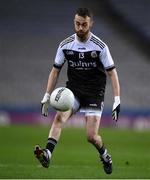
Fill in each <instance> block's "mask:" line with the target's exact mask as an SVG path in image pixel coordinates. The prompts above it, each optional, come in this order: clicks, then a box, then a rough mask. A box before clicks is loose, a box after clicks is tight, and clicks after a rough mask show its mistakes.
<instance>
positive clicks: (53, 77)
mask: <svg viewBox="0 0 150 180" xmlns="http://www.w3.org/2000/svg"><path fill="white" fill-rule="evenodd" d="M59 72H60V69H58V68H55V67H53V68H52V70H51V72H50V74H49V77H48V82H47V88H46V93H48V94H51V92H52V91H53V90H54V88H55V86H56V83H57V80H58V77H59Z"/></svg>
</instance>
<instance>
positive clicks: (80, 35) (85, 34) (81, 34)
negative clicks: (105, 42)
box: [75, 29, 90, 41]
mask: <svg viewBox="0 0 150 180" xmlns="http://www.w3.org/2000/svg"><path fill="white" fill-rule="evenodd" d="M75 32H76V34H77V36H78V38H79V40H80V41H85V40H87V38H88V34H89V32H90V29H88V30H87V31H86V32H83V31H76V30H75Z"/></svg>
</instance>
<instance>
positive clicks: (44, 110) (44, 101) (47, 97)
mask: <svg viewBox="0 0 150 180" xmlns="http://www.w3.org/2000/svg"><path fill="white" fill-rule="evenodd" d="M49 104H50V94H49V93H47V92H46V93H45V95H44V97H43V99H42V101H41V113H42V115H43V116H46V117H47V116H48V107H49Z"/></svg>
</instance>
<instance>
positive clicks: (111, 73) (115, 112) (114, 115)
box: [107, 68, 120, 121]
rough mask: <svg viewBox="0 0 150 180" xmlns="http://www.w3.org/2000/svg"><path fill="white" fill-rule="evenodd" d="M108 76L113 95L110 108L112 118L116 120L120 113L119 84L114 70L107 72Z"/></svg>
mask: <svg viewBox="0 0 150 180" xmlns="http://www.w3.org/2000/svg"><path fill="white" fill-rule="evenodd" d="M107 72H108V75H109V76H110V79H111V84H112V91H113V95H114V104H113V108H112V118H113V120H115V121H117V120H118V115H119V112H120V84H119V78H118V74H117V71H116V69H115V68H114V69H112V70H109V71H107Z"/></svg>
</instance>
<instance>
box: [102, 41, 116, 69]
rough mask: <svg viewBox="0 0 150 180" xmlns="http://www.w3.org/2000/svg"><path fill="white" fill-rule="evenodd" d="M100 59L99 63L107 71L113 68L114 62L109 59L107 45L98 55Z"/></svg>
mask: <svg viewBox="0 0 150 180" xmlns="http://www.w3.org/2000/svg"><path fill="white" fill-rule="evenodd" d="M100 59H101V62H102V63H103V66H104V67H105V69H106V70H107V71H109V70H112V69H114V68H115V65H114V61H113V59H112V57H111V54H110V51H109V48H108V46H107V45H105V47H104V48H103V50H102V52H101V53H100Z"/></svg>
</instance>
